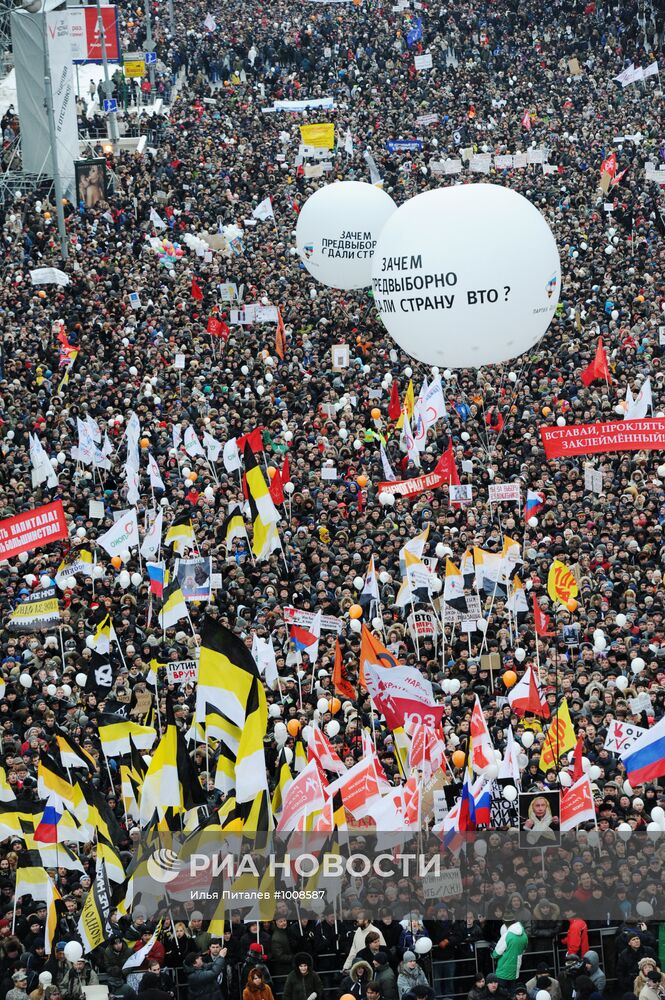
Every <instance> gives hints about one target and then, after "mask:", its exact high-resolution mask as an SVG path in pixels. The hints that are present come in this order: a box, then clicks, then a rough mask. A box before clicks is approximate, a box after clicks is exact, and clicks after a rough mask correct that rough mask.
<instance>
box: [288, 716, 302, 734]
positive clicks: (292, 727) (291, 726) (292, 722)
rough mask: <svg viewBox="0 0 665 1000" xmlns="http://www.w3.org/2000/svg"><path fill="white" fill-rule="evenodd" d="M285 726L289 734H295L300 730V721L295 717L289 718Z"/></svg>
mask: <svg viewBox="0 0 665 1000" xmlns="http://www.w3.org/2000/svg"><path fill="white" fill-rule="evenodd" d="M286 728H287V731H288V733H289V735H290V736H297V735H298V733H299V732H300V723H299V722H298V720H297V719H289V721H288V722H287V723H286Z"/></svg>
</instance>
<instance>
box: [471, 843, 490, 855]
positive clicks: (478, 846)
mask: <svg viewBox="0 0 665 1000" xmlns="http://www.w3.org/2000/svg"><path fill="white" fill-rule="evenodd" d="M473 851H474V854H477V855H478V857H479V858H484V857H485V855H486V854H487V843H486V842H485V841H484V840H476V841H475V842H474V845H473Z"/></svg>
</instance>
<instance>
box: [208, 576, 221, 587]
mask: <svg viewBox="0 0 665 1000" xmlns="http://www.w3.org/2000/svg"><path fill="white" fill-rule="evenodd" d="M210 589H211V590H221V589H222V574H221V573H211V574H210Z"/></svg>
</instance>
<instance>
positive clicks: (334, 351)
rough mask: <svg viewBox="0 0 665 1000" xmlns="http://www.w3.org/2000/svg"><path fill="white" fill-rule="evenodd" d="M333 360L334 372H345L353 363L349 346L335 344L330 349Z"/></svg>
mask: <svg viewBox="0 0 665 1000" xmlns="http://www.w3.org/2000/svg"><path fill="white" fill-rule="evenodd" d="M330 355H331V358H332V364H331V368H332V370H333V371H334V372H341V371H344V369H345V368H348V367H349V364H350V363H351V355H350V351H349V345H348V344H333V345H332V347H331V348H330Z"/></svg>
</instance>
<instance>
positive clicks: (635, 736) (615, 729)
mask: <svg viewBox="0 0 665 1000" xmlns="http://www.w3.org/2000/svg"><path fill="white" fill-rule="evenodd" d="M633 700H635V699H633ZM644 733H646V729H642V727H641V726H633V725H630V724H628V723H625V722H619V721H618V720H617V719H612V721H611V722H610V724H609V726H608V727H607V736H606V737H605V746H604V749H605V750H609V752H610V753H617V754H623V753H626V751H627V750H630V749H631V747H632V746H633V745H634V744H635V743H637V741H638V740H639V738H640V736H643V735H644Z"/></svg>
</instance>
